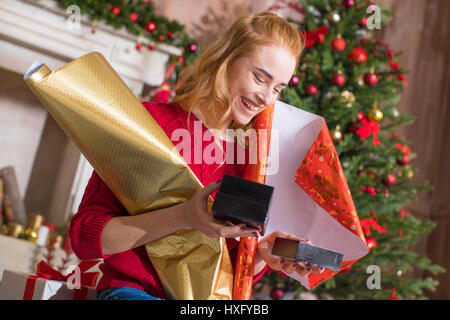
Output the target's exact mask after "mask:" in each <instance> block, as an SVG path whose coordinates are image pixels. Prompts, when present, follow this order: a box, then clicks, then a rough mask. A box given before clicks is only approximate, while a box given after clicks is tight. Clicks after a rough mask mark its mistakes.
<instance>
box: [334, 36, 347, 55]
mask: <svg viewBox="0 0 450 320" xmlns="http://www.w3.org/2000/svg"><path fill="white" fill-rule="evenodd" d="M346 45H347V43H346V42H345V40H344V39H343V38H341V37H337V38H334V39H333V41H332V42H331V48H332V49H333V50H334V51H338V52H340V51H344V50H345V46H346Z"/></svg>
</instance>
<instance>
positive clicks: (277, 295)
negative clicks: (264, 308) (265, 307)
mask: <svg viewBox="0 0 450 320" xmlns="http://www.w3.org/2000/svg"><path fill="white" fill-rule="evenodd" d="M283 296H284V291H283V290H281V289H280V288H273V289H272V290H271V291H270V298H272V300H279V299H281V298H283Z"/></svg>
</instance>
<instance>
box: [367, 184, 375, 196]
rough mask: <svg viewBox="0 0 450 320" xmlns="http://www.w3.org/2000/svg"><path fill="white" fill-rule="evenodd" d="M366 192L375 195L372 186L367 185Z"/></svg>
mask: <svg viewBox="0 0 450 320" xmlns="http://www.w3.org/2000/svg"><path fill="white" fill-rule="evenodd" d="M366 192H367V193H370V195H372V196H375V195H376V193H375V188H374V187H372V186H368V187H367V189H366Z"/></svg>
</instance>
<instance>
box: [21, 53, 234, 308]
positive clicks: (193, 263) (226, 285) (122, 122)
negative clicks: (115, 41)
mask: <svg viewBox="0 0 450 320" xmlns="http://www.w3.org/2000/svg"><path fill="white" fill-rule="evenodd" d="M24 80H25V82H26V83H27V84H28V85H29V87H30V88H31V89H32V91H33V92H34V93H35V94H36V96H37V97H38V98H39V100H40V101H41V102H42V104H43V105H44V106H45V107H46V109H47V110H48V112H49V113H50V114H51V115H52V116H53V118H55V120H56V121H57V123H58V124H59V125H60V126H61V128H62V129H63V130H64V132H65V133H66V134H67V135H68V136H69V137H70V138H71V140H72V141H73V142H74V143H75V145H77V146H78V148H79V149H80V151H81V152H82V153H83V154H84V156H85V157H86V159H87V160H88V161H89V162H90V163H91V165H92V166H93V167H94V169H95V170H96V172H97V173H98V174H99V176H100V177H101V178H102V180H103V181H104V182H105V183H106V185H108V187H109V188H110V189H111V191H112V192H113V193H114V195H115V196H116V197H117V198H118V199H119V200H120V201H121V203H122V204H123V205H124V207H125V208H126V209H127V211H128V212H129V213H130V214H131V215H135V214H141V213H149V212H151V211H154V210H157V209H160V208H165V207H169V206H173V205H176V204H178V203H181V202H184V201H187V200H188V199H190V198H191V197H192V195H193V194H194V193H195V191H196V190H197V189H199V188H202V187H203V185H202V183H201V182H200V180H199V179H198V178H197V177H196V176H195V174H194V173H193V172H192V170H191V169H190V167H189V166H188V165H187V163H186V162H185V160H184V159H183V157H182V156H181V155H180V154H179V152H178V150H177V149H176V148H175V147H174V145H173V143H172V141H171V140H170V138H169V137H168V136H167V135H166V133H165V132H164V130H163V129H162V128H161V127H160V126H159V125H158V123H157V122H156V120H155V119H153V117H152V116H151V115H150V113H149V112H148V111H147V110H146V109H145V108H144V107H143V106H142V103H141V102H140V101H139V100H138V99H137V98H136V96H135V95H134V94H133V93H132V92H131V90H130V89H129V88H128V87H127V86H126V84H125V82H124V81H123V80H122V79H121V78H120V76H119V75H118V74H117V73H116V72H115V70H114V69H113V68H112V66H111V65H110V64H109V63H108V61H107V60H106V59H105V58H104V57H103V55H102V54H100V53H99V52H91V53H88V54H86V55H84V56H82V57H79V58H77V59H75V60H73V61H71V62H70V63H68V64H67V65H65V66H63V67H62V68H60V69H58V70H56V71H52V70H50V69H49V68H48V67H47V66H46V65H45V64H42V63H36V64H33V66H32V67H31V68H30V70H29V71H28V72H27V73H26V74H25V77H24ZM209 201H210V202H212V198H211V197H210V198H209ZM145 247H146V250H147V253H148V257H149V258H150V260H151V263H152V265H153V267H154V268H155V270H156V271H157V273H158V275H159V278H160V279H161V282H162V284H163V286H164V289H165V292H166V295H167V297H168V298H169V299H177V300H210V299H211V300H216V299H219V300H230V299H231V298H232V291H233V267H232V265H231V260H230V256H229V253H228V249H227V247H226V242H225V238H210V237H207V236H205V235H204V234H203V233H201V232H200V231H198V230H195V229H186V230H178V231H177V232H174V233H172V234H170V235H167V236H164V237H162V238H160V239H157V240H155V241H153V242H151V243H148V244H146V246H145Z"/></svg>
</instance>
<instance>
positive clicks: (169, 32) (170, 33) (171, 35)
mask: <svg viewBox="0 0 450 320" xmlns="http://www.w3.org/2000/svg"><path fill="white" fill-rule="evenodd" d="M167 36H168V37H169V38H170V39H172V38H173V32H172V31H167Z"/></svg>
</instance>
